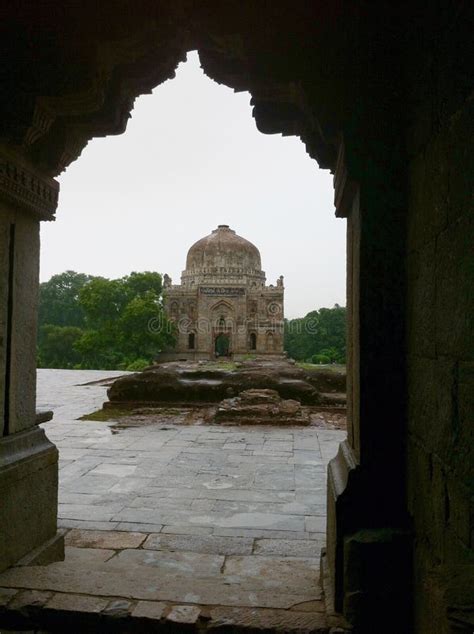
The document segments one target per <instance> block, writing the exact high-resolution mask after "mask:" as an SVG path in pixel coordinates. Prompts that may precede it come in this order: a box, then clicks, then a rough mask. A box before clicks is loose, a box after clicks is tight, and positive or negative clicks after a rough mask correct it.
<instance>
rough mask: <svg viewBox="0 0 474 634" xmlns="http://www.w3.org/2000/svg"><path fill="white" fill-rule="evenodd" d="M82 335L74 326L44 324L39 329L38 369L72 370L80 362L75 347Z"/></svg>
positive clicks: (79, 329) (79, 356)
mask: <svg viewBox="0 0 474 634" xmlns="http://www.w3.org/2000/svg"><path fill="white" fill-rule="evenodd" d="M82 334H83V331H82V330H81V328H77V327H76V326H55V325H54V324H45V325H44V326H41V328H40V339H41V345H40V346H39V354H38V357H39V358H38V365H39V367H40V368H74V367H75V366H76V365H78V364H79V363H80V362H81V355H80V353H79V352H77V351H76V349H75V345H76V343H77V342H78V341H79V339H80V338H81V336H82Z"/></svg>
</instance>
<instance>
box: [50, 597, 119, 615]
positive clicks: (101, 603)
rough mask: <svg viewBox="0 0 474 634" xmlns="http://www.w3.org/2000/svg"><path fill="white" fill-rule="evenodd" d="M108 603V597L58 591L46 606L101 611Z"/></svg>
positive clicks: (53, 608) (59, 608)
mask: <svg viewBox="0 0 474 634" xmlns="http://www.w3.org/2000/svg"><path fill="white" fill-rule="evenodd" d="M107 603H108V601H107V599H102V598H100V597H91V596H84V595H80V594H63V593H56V594H55V595H53V597H52V598H51V599H50V601H48V603H47V604H46V607H47V608H48V609H50V610H65V611H68V612H82V613H84V612H86V613H87V612H92V613H99V612H102V610H103V609H104V608H105V607H106V606H107Z"/></svg>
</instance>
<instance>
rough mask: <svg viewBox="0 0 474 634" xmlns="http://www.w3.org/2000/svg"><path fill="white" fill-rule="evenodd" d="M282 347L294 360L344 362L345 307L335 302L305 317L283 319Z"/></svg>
mask: <svg viewBox="0 0 474 634" xmlns="http://www.w3.org/2000/svg"><path fill="white" fill-rule="evenodd" d="M285 350H286V351H287V352H288V354H289V356H290V357H293V358H294V359H297V360H312V359H314V358H316V357H318V359H319V360H317V361H316V362H317V363H319V362H322V359H320V358H319V357H324V359H329V361H328V362H337V363H345V360H346V309H345V308H344V307H343V306H339V305H338V304H336V305H335V306H334V307H333V308H320V309H319V310H315V311H311V312H310V313H308V314H307V315H306V316H305V317H302V318H298V319H292V320H286V321H285Z"/></svg>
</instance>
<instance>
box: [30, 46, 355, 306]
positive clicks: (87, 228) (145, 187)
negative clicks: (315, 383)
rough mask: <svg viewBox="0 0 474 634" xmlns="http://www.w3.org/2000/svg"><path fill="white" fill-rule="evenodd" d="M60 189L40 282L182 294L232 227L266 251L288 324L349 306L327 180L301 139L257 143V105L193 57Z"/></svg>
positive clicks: (45, 236)
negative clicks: (195, 250)
mask: <svg viewBox="0 0 474 634" xmlns="http://www.w3.org/2000/svg"><path fill="white" fill-rule="evenodd" d="M59 180H60V183H61V193H60V204H59V209H58V212H57V220H56V222H54V223H43V224H42V231H41V239H42V257H41V281H45V280H48V279H49V278H50V277H51V275H53V274H55V273H60V272H62V271H65V270H67V269H72V270H75V271H78V272H83V273H90V274H93V275H102V276H105V277H112V278H115V277H121V276H123V275H126V274H128V273H130V272H131V271H144V270H152V271H159V272H161V273H168V274H169V275H170V276H171V277H172V278H173V282H174V283H179V278H180V275H181V271H182V269H183V268H184V265H185V260H186V253H187V250H188V248H189V247H190V246H191V245H192V244H193V243H194V242H196V240H198V239H199V238H201V237H203V236H205V235H207V234H209V233H210V232H211V231H212V229H215V228H216V226H217V225H218V224H228V225H230V226H231V227H232V228H233V229H235V230H236V231H237V233H238V234H239V235H241V236H243V237H244V238H247V239H248V240H250V241H251V242H253V243H254V244H255V245H256V246H257V247H258V248H259V249H260V253H261V256H262V267H263V269H264V271H266V274H267V283H272V284H274V283H275V281H276V279H277V277H279V276H280V275H284V276H285V287H286V290H285V313H286V316H287V317H289V318H293V317H299V316H303V315H305V314H306V313H307V312H309V311H310V310H314V309H316V308H320V307H322V306H329V307H330V306H333V305H334V304H335V303H336V302H337V303H338V304H342V305H345V221H344V220H341V219H336V218H335V216H334V207H333V189H332V177H331V175H330V173H329V172H328V171H323V170H320V169H319V168H318V165H317V163H316V162H315V161H313V160H311V159H310V158H309V156H308V155H307V154H306V151H305V147H304V145H303V144H302V143H301V141H300V140H299V139H297V138H295V137H282V136H280V135H271V136H270V135H264V134H261V133H260V132H258V130H257V128H256V126H255V122H254V120H253V118H252V115H251V107H250V95H249V93H234V92H233V90H231V89H230V88H227V87H226V86H221V85H219V84H216V83H215V82H213V81H211V80H210V79H209V78H207V77H206V76H205V75H204V73H203V72H202V70H201V68H200V65H199V58H198V55H197V53H189V54H188V61H187V63H185V64H181V65H180V66H179V67H178V70H177V74H176V78H175V79H173V80H171V81H168V82H166V83H165V84H162V85H160V86H158V88H156V89H155V90H154V91H153V94H152V95H145V96H142V97H140V98H139V99H138V100H137V102H136V104H135V108H134V110H133V113H132V119H131V120H130V121H129V123H128V127H127V131H126V133H125V134H124V135H121V136H116V137H107V138H105V139H94V141H92V142H91V143H90V144H89V145H88V147H87V148H86V149H85V150H84V151H83V153H82V156H81V158H80V160H79V161H76V162H75V163H73V164H72V165H71V166H70V167H69V168H68V170H67V171H66V172H65V173H64V174H63V175H62V176H61V177H60V179H59Z"/></svg>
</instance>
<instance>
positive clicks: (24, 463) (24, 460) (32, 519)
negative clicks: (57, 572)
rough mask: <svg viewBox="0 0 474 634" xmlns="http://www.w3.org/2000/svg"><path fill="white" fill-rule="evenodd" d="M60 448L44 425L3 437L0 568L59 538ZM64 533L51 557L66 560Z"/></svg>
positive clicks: (0, 447) (0, 446) (0, 450)
mask: <svg viewBox="0 0 474 634" xmlns="http://www.w3.org/2000/svg"><path fill="white" fill-rule="evenodd" d="M57 503H58V450H57V449H56V447H55V445H53V443H51V442H50V441H49V440H48V439H47V437H46V434H45V433H44V431H43V429H41V428H39V427H33V428H30V429H27V430H25V431H22V432H19V433H16V434H11V435H10V436H5V437H3V438H0V504H1V509H2V529H1V531H0V572H1V571H2V570H5V569H6V568H8V567H9V566H12V565H13V564H16V563H18V562H19V560H20V559H22V558H23V557H25V556H26V555H27V554H28V553H30V552H31V551H34V550H35V549H38V548H40V547H41V546H42V545H44V544H46V543H47V542H51V544H50V546H52V544H53V543H54V541H55V538H56V531H57ZM60 541H61V536H60V537H59V542H58V543H56V544H55V546H54V548H53V547H51V548H49V549H46V551H45V553H44V556H43V557H42V560H41V563H47V562H46V559H47V557H46V553H47V552H48V551H49V556H50V557H52V558H53V557H54V558H57V559H58V558H61V556H62V553H63V551H62V549H61V544H60Z"/></svg>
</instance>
